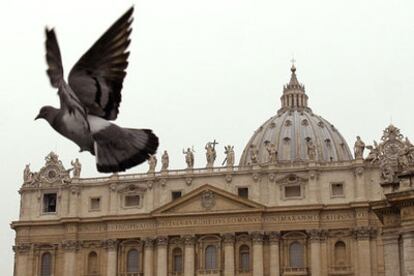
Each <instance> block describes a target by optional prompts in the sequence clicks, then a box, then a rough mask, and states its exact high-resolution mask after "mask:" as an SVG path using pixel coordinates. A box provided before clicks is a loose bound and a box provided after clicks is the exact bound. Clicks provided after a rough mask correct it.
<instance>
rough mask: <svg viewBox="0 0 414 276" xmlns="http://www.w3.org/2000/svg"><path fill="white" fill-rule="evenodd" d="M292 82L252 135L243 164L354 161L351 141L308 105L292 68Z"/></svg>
mask: <svg viewBox="0 0 414 276" xmlns="http://www.w3.org/2000/svg"><path fill="white" fill-rule="evenodd" d="M291 71H292V76H291V79H290V82H289V84H287V85H286V86H285V87H284V89H283V95H282V97H281V102H282V107H281V108H280V109H279V111H278V112H277V114H276V115H275V116H273V117H271V118H270V119H269V120H267V121H266V122H265V123H264V124H263V125H261V126H260V127H259V128H258V129H257V130H256V131H255V132H254V134H253V136H252V137H251V138H250V140H249V142H248V143H247V145H246V147H245V148H244V150H243V154H242V156H241V159H240V166H248V165H252V164H253V163H259V164H260V163H268V162H273V159H276V161H275V162H277V161H315V162H319V161H322V162H324V161H345V160H351V159H352V154H351V151H350V150H349V147H348V144H347V143H346V141H345V139H344V138H343V137H342V135H341V134H340V133H339V131H338V130H337V129H336V128H335V127H334V126H333V125H332V124H331V123H329V122H328V121H327V120H325V119H324V118H322V117H321V116H318V115H316V114H314V113H313V112H312V110H311V109H310V108H309V107H308V96H307V95H306V94H305V88H304V86H303V85H302V84H300V83H299V82H298V80H297V78H296V68H295V67H294V66H292V68H291Z"/></svg>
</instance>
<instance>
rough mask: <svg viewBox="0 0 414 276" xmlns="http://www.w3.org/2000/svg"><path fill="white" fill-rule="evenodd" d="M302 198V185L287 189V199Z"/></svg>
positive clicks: (287, 187)
mask: <svg viewBox="0 0 414 276" xmlns="http://www.w3.org/2000/svg"><path fill="white" fill-rule="evenodd" d="M300 196H301V187H300V185H292V186H286V187H285V197H286V198H289V197H300Z"/></svg>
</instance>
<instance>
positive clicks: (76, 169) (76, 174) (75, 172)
mask: <svg viewBox="0 0 414 276" xmlns="http://www.w3.org/2000/svg"><path fill="white" fill-rule="evenodd" d="M70 164H71V165H72V166H73V178H79V177H80V174H81V170H82V164H81V163H80V162H79V159H78V158H76V159H75V161H73V160H72V161H71V162H70Z"/></svg>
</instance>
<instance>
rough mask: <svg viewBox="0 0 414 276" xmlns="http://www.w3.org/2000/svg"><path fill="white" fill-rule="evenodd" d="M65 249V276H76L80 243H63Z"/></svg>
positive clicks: (68, 241)
mask: <svg viewBox="0 0 414 276" xmlns="http://www.w3.org/2000/svg"><path fill="white" fill-rule="evenodd" d="M62 249H63V252H64V254H63V256H64V257H63V258H64V262H63V263H64V265H63V275H64V276H76V267H77V266H76V251H77V250H78V249H79V242H78V241H75V240H66V241H63V242H62Z"/></svg>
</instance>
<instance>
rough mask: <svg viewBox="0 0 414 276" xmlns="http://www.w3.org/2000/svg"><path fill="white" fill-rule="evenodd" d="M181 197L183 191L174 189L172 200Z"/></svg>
mask: <svg viewBox="0 0 414 276" xmlns="http://www.w3.org/2000/svg"><path fill="white" fill-rule="evenodd" d="M180 197H181V191H173V192H171V198H172V200H176V199H179V198H180Z"/></svg>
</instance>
